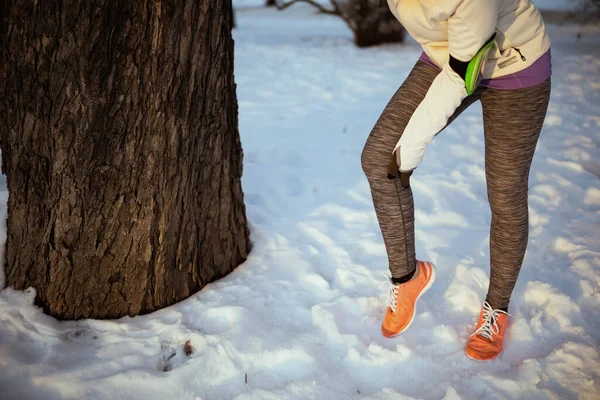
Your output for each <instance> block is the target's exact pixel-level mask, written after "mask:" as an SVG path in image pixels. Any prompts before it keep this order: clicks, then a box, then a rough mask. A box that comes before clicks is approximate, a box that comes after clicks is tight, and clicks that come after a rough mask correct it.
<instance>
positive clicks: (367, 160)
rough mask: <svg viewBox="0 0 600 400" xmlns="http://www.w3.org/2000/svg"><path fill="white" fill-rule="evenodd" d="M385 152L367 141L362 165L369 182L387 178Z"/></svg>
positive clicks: (361, 161)
mask: <svg viewBox="0 0 600 400" xmlns="http://www.w3.org/2000/svg"><path fill="white" fill-rule="evenodd" d="M382 153H383V152H382V151H381V150H380V149H378V147H377V146H375V145H374V144H373V143H372V141H370V140H367V143H366V144H365V147H364V148H363V151H362V153H361V156H360V164H361V166H362V170H363V172H364V173H365V176H366V177H367V179H368V180H369V181H371V180H373V179H377V177H378V176H382V177H385V171H386V170H387V169H386V168H387V165H386V164H385V162H383V154H382Z"/></svg>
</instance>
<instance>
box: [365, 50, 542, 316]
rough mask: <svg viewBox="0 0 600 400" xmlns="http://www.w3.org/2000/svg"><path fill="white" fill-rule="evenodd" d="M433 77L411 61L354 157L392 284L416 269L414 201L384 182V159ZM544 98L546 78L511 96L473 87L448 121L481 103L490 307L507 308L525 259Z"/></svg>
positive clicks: (397, 183) (431, 71)
mask: <svg viewBox="0 0 600 400" xmlns="http://www.w3.org/2000/svg"><path fill="white" fill-rule="evenodd" d="M438 73H439V71H438V70H437V69H435V68H433V67H431V66H429V65H427V64H425V63H424V62H422V61H418V62H417V64H416V65H415V67H414V68H413V70H412V71H411V73H410V74H409V76H408V77H407V78H406V80H405V81H404V83H403V84H402V86H400V88H399V89H398V91H397V92H396V93H395V94H394V96H393V97H392V99H391V100H390V102H389V103H388V105H387V106H386V107H385V109H384V110H383V112H382V113H381V116H380V117H379V120H378V121H377V123H376V124H375V126H374V127H373V130H372V131H371V134H370V135H369V138H368V139H367V143H366V144H365V147H364V150H363V153H362V157H361V161H362V167H363V170H364V172H365V175H366V176H367V179H368V181H369V185H370V186H371V194H372V196H373V203H374V205H375V212H376V213H377V219H378V221H379V226H380V228H381V232H382V234H383V241H384V243H385V247H386V250H387V255H388V259H389V267H390V271H391V273H392V276H393V277H395V278H399V277H402V276H404V275H407V274H409V273H411V272H412V271H414V269H415V267H416V257H415V232H414V202H413V195H412V191H411V189H410V186H409V187H404V186H402V184H401V183H400V178H399V177H396V178H395V179H388V166H389V160H390V155H391V152H392V150H393V148H394V146H395V145H396V143H397V142H398V140H399V139H400V136H401V135H402V132H403V131H404V128H405V127H406V125H407V123H408V120H409V119H410V117H411V115H412V114H413V112H414V111H415V109H416V108H417V106H418V105H419V104H420V103H421V101H422V100H423V98H424V97H425V94H426V93H427V90H428V89H429V86H430V85H431V83H432V82H433V79H434V78H435V77H436V76H437V74H438ZM549 98H550V78H548V80H547V81H545V82H544V83H542V84H540V85H537V86H534V87H530V88H525V89H518V90H496V89H490V88H482V87H480V88H479V89H478V90H477V91H476V92H475V93H474V94H473V95H472V96H469V97H467V98H466V99H465V100H464V101H463V104H461V106H460V107H459V108H458V109H457V110H456V113H455V114H454V115H453V116H452V118H450V120H449V122H448V124H450V123H451V122H452V121H453V120H454V119H455V118H456V117H457V116H458V115H460V113H462V112H463V111H464V110H465V109H466V108H467V107H469V106H470V105H471V104H473V103H474V102H475V101H477V100H481V104H482V108H483V129H484V135H485V174H486V181H487V190H488V200H489V203H490V208H491V211H492V224H491V229H490V266H491V268H490V270H491V277H490V286H489V290H488V295H487V300H488V302H489V303H490V304H491V305H492V307H494V308H504V307H508V303H509V300H510V296H511V294H512V292H513V289H514V287H515V283H516V281H517V277H518V275H519V270H520V269H521V264H522V263H523V257H524V256H525V249H526V248H527V240H528V234H529V215H528V209H527V190H528V179H529V168H530V166H531V160H532V159H533V153H534V151H535V147H536V143H537V140H538V136H539V134H540V131H541V129H542V125H543V123H544V118H545V116H546V110H547V108H548V101H549Z"/></svg>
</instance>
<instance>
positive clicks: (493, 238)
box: [481, 78, 550, 311]
mask: <svg viewBox="0 0 600 400" xmlns="http://www.w3.org/2000/svg"><path fill="white" fill-rule="evenodd" d="M549 99H550V78H548V80H547V81H545V82H544V83H542V84H540V85H537V86H534V87H530V88H525V89H518V90H494V89H487V90H485V91H484V92H483V94H482V95H481V104H482V106H483V123H484V131H485V170H486V180H487V189H488V199H489V202H490V208H491V211H492V224H491V229H490V270H491V273H490V286H489V290H488V294H487V298H486V301H487V302H488V303H489V304H490V305H491V306H492V308H494V309H506V308H508V303H509V300H510V296H511V294H512V292H513V289H514V287H515V283H516V282H517V277H518V275H519V270H520V269H521V264H522V263H523V257H524V256H525V249H526V248H527V240H528V234H529V215H528V209H527V207H528V205H527V191H528V180H529V169H530V167H531V161H532V159H533V153H534V152H535V147H536V144H537V140H538V137H539V134H540V131H541V129H542V125H543V123H544V119H545V116H546V110H547V109H548V101H549ZM505 311H506V310H505Z"/></svg>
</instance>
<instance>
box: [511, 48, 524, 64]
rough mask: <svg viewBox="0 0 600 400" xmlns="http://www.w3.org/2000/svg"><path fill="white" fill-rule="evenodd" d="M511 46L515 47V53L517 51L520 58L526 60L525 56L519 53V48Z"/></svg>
mask: <svg viewBox="0 0 600 400" xmlns="http://www.w3.org/2000/svg"><path fill="white" fill-rule="evenodd" d="M512 48H513V49H515V50H516V51H517V53H519V55H520V56H521V60H523V61H527V59H526V58H525V56H524V55H523V54H521V50H520V49H519V48H518V47H514V46H512Z"/></svg>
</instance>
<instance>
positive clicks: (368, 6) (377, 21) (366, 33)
mask: <svg viewBox="0 0 600 400" xmlns="http://www.w3.org/2000/svg"><path fill="white" fill-rule="evenodd" d="M336 4H337V5H338V9H339V11H340V14H341V16H342V18H343V19H344V20H345V21H346V23H347V24H348V26H349V27H350V29H352V32H353V33H354V43H356V45H357V46H358V47H368V46H375V45H378V44H382V43H394V42H403V41H404V37H405V35H406V31H405V30H404V27H403V26H402V24H400V22H399V21H398V20H397V19H396V17H395V16H394V14H392V12H391V11H390V9H389V6H388V4H387V2H385V1H384V2H382V1H381V0H340V1H336Z"/></svg>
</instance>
